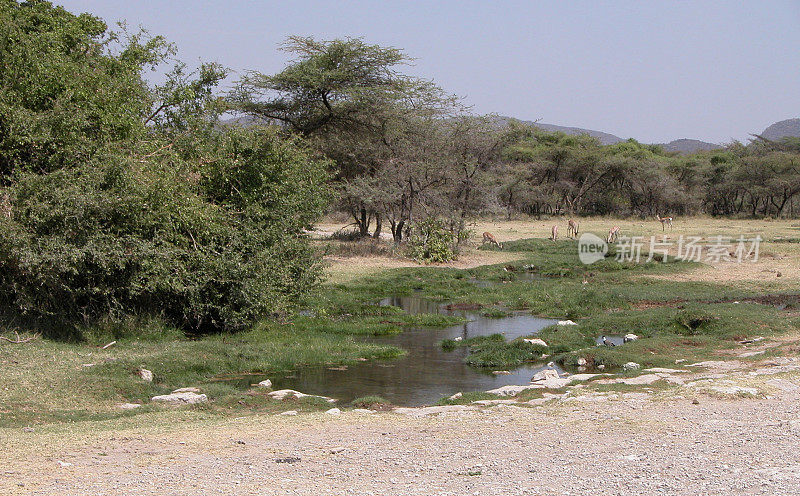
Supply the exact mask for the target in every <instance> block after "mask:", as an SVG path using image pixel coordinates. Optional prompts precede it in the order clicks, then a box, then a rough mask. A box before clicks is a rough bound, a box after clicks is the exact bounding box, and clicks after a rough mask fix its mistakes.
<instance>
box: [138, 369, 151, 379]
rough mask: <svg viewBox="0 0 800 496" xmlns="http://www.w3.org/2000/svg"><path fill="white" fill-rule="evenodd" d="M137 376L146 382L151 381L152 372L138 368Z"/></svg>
mask: <svg viewBox="0 0 800 496" xmlns="http://www.w3.org/2000/svg"><path fill="white" fill-rule="evenodd" d="M139 377H140V378H141V379H142V380H143V381H146V382H153V373H152V372H150V371H149V370H147V369H139Z"/></svg>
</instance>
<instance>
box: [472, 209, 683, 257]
mask: <svg viewBox="0 0 800 496" xmlns="http://www.w3.org/2000/svg"><path fill="white" fill-rule="evenodd" d="M656 220H658V221H659V222H661V231H666V229H667V227H669V228H670V229H672V217H661V216H659V215H658V214H656ZM567 236H569V237H571V238H577V237H578V223H577V222H575V221H574V220H572V219H569V220H568V221H567ZM550 239H551V240H553V241H556V240H558V224H553V227H552V228H550ZM618 239H619V226H614V227H612V228H611V229H610V230H609V231H608V237H607V238H606V241H607V242H608V243H613V242H614V241H617V240H618ZM486 243H489V244H493V245H495V246H497V247H498V248H499V249H501V250H502V249H503V243H498V242H497V238H495V237H494V235H493V234H492V233H490V232H485V233H483V243H482V244H486Z"/></svg>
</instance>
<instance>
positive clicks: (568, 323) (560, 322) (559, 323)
mask: <svg viewBox="0 0 800 496" xmlns="http://www.w3.org/2000/svg"><path fill="white" fill-rule="evenodd" d="M558 325H560V326H568V325H578V324H577V322H573V321H571V320H559V321H558Z"/></svg>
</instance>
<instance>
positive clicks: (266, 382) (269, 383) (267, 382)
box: [258, 379, 272, 388]
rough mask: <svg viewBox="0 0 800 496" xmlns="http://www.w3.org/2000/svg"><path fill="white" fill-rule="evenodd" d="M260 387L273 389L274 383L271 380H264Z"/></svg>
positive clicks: (259, 384)
mask: <svg viewBox="0 0 800 496" xmlns="http://www.w3.org/2000/svg"><path fill="white" fill-rule="evenodd" d="M258 387H260V388H271V387H272V381H271V380H269V379H264V380H263V381H261V382H259V383H258Z"/></svg>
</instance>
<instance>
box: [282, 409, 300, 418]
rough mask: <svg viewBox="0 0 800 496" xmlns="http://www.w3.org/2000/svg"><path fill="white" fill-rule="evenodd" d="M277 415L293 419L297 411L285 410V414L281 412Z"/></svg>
mask: <svg viewBox="0 0 800 496" xmlns="http://www.w3.org/2000/svg"><path fill="white" fill-rule="evenodd" d="M278 415H286V416H288V417H293V416H295V415H297V410H286V411H285V412H281V413H279V414H278Z"/></svg>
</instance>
